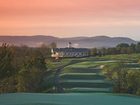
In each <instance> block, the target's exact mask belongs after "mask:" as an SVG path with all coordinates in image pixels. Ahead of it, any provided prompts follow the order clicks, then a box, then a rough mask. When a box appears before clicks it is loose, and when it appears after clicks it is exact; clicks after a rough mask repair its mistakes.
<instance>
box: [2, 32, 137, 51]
mask: <svg viewBox="0 0 140 105" xmlns="http://www.w3.org/2000/svg"><path fill="white" fill-rule="evenodd" d="M3 42H6V43H10V44H14V45H18V46H20V45H27V46H30V47H37V46H40V45H41V44H43V43H44V44H49V43H51V42H56V43H57V45H58V47H66V46H67V43H68V42H72V43H73V46H74V47H84V48H93V47H114V46H116V45H117V44H119V43H128V44H131V43H137V42H136V41H135V40H133V39H130V38H127V37H107V36H96V37H72V38H58V37H53V36H43V35H37V36H0V43H3Z"/></svg>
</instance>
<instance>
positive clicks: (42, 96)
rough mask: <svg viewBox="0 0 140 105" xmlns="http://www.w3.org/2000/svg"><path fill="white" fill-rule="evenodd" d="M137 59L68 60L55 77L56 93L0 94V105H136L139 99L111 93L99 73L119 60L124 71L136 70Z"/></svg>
mask: <svg viewBox="0 0 140 105" xmlns="http://www.w3.org/2000/svg"><path fill="white" fill-rule="evenodd" d="M126 56H127V57H126ZM139 56H140V55H133V56H130V55H116V56H105V57H96V58H94V57H91V58H78V59H71V60H69V63H68V64H65V66H63V67H61V68H60V69H59V71H57V73H56V74H55V77H54V79H56V80H55V84H56V87H55V88H57V90H59V92H58V93H9V94H1V95H0V105H113V104H114V105H140V97H139V96H136V95H130V94H123V93H114V91H113V86H114V83H113V81H111V80H109V79H108V78H107V77H106V76H105V74H104V73H103V68H104V66H105V65H114V64H116V63H117V62H119V61H122V60H123V61H124V62H125V65H126V67H127V68H128V69H131V70H139V69H140V64H139V63H137V62H136V61H137V60H136V59H137V58H138V57H139ZM126 58H131V59H130V60H128V59H126ZM65 63H66V61H65ZM7 100H8V101H7Z"/></svg>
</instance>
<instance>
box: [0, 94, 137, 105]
mask: <svg viewBox="0 0 140 105" xmlns="http://www.w3.org/2000/svg"><path fill="white" fill-rule="evenodd" d="M0 105H140V97H136V96H129V95H128V96H127V95H116V94H110V93H66V94H45V93H44V94H41V93H13V94H1V95H0Z"/></svg>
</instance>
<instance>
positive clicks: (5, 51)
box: [0, 43, 14, 79]
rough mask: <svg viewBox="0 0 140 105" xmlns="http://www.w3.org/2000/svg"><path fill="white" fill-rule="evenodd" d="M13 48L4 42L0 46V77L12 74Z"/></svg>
mask: <svg viewBox="0 0 140 105" xmlns="http://www.w3.org/2000/svg"><path fill="white" fill-rule="evenodd" d="M12 60H13V49H12V47H10V46H9V45H8V44H6V43H4V44H2V46H1V47H0V79H3V78H5V77H10V76H11V75H12V74H14V67H13V65H12Z"/></svg>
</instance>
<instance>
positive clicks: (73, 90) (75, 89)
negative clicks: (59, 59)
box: [65, 88, 112, 92]
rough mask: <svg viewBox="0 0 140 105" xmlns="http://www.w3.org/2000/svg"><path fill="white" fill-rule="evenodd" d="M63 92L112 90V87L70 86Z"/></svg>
mask: <svg viewBox="0 0 140 105" xmlns="http://www.w3.org/2000/svg"><path fill="white" fill-rule="evenodd" d="M65 92H112V88H71V89H66V90H65Z"/></svg>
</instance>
